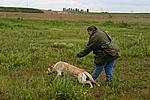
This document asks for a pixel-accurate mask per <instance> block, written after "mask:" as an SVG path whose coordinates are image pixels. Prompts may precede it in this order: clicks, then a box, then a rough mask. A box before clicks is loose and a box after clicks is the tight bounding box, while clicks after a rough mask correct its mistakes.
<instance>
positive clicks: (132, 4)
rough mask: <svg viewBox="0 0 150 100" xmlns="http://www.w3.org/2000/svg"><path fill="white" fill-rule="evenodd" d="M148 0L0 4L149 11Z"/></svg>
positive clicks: (12, 0)
mask: <svg viewBox="0 0 150 100" xmlns="http://www.w3.org/2000/svg"><path fill="white" fill-rule="evenodd" d="M149 5H150V2H149V0H1V1H0V6H21V7H27V6H28V7H34V8H40V9H54V10H62V8H79V9H82V8H83V9H87V8H89V9H90V11H108V12H112V11H120V12H130V11H135V12H150V7H149Z"/></svg>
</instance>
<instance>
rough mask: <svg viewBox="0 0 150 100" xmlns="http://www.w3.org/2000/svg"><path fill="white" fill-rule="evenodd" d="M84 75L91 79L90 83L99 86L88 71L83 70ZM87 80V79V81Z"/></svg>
mask: <svg viewBox="0 0 150 100" xmlns="http://www.w3.org/2000/svg"><path fill="white" fill-rule="evenodd" d="M84 73H85V75H86V76H87V77H88V80H89V81H91V82H92V83H94V84H96V85H97V86H100V85H99V84H98V83H97V82H96V81H95V80H94V79H93V78H92V76H91V74H89V73H88V72H84ZM88 80H87V81H88Z"/></svg>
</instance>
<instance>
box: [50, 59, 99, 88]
mask: <svg viewBox="0 0 150 100" xmlns="http://www.w3.org/2000/svg"><path fill="white" fill-rule="evenodd" d="M55 71H56V72H57V76H56V78H55V79H57V77H59V76H61V75H62V74H63V72H68V73H71V74H73V75H74V76H76V77H77V78H78V81H79V83H82V84H90V87H91V88H93V85H92V83H94V84H96V85H97V86H99V84H98V83H96V82H95V81H94V79H93V78H92V76H91V75H90V74H89V73H88V72H86V71H85V70H84V69H80V68H78V67H75V66H73V65H70V64H68V63H66V62H62V61H59V62H57V63H56V64H55V65H53V66H51V65H49V68H48V74H51V73H53V72H55Z"/></svg>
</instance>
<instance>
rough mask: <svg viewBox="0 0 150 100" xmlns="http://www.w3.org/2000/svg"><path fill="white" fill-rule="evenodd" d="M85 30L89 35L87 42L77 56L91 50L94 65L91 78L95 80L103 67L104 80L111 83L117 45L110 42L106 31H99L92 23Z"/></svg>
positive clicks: (81, 55) (84, 54)
mask: <svg viewBox="0 0 150 100" xmlns="http://www.w3.org/2000/svg"><path fill="white" fill-rule="evenodd" d="M87 32H88V35H89V41H88V44H87V46H86V47H85V48H84V49H83V50H82V51H81V52H79V53H78V54H77V57H78V58H81V57H84V56H86V55H87V54H89V53H90V52H91V51H93V53H94V54H95V56H94V58H95V59H94V62H95V65H96V67H95V69H94V70H93V74H92V77H93V79H94V80H96V79H97V78H98V76H99V75H100V74H101V72H102V70H103V69H105V73H106V82H108V83H109V84H112V74H113V66H114V64H115V60H116V59H117V58H118V57H119V47H118V46H117V45H116V44H114V43H113V42H112V40H111V38H110V37H109V36H108V35H107V33H106V32H104V31H99V30H98V29H97V28H96V26H94V25H92V26H89V27H88V28H87Z"/></svg>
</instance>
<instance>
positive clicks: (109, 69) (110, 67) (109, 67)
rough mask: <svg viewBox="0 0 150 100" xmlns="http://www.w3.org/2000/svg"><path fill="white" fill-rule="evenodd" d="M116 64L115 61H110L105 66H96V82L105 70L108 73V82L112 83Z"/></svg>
mask: <svg viewBox="0 0 150 100" xmlns="http://www.w3.org/2000/svg"><path fill="white" fill-rule="evenodd" d="M114 63H115V60H112V61H109V62H107V63H105V64H96V67H95V69H94V71H93V74H92V77H93V79H94V80H96V79H97V78H98V76H99V75H100V74H101V72H102V70H103V68H104V69H105V73H106V80H107V81H112V72H113V66H114Z"/></svg>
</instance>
